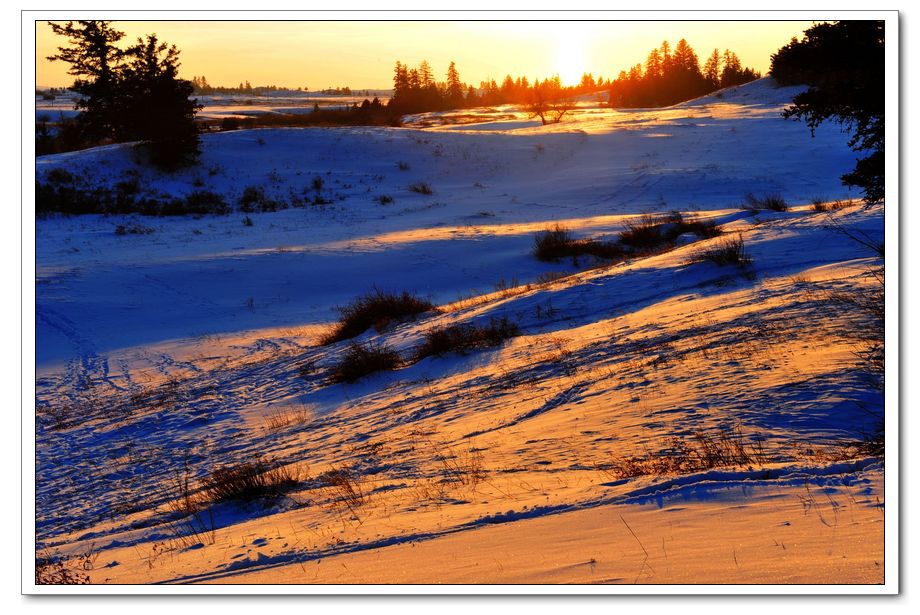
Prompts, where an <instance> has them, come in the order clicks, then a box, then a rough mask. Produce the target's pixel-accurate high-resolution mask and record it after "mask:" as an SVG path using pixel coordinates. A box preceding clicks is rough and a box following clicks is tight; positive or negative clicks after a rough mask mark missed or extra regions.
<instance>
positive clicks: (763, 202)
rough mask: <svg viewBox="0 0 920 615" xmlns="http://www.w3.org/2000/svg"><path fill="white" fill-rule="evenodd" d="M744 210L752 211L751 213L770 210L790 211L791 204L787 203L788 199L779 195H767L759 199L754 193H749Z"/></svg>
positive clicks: (745, 196) (745, 199)
mask: <svg viewBox="0 0 920 615" xmlns="http://www.w3.org/2000/svg"><path fill="white" fill-rule="evenodd" d="M743 207H744V209H750V210H751V211H761V210H764V209H768V210H770V211H788V210H789V204H788V203H786V199H784V198H783V197H782V196H780V195H779V194H777V193H771V194H765V195H764V196H762V197H757V196H755V195H754V193H752V192H748V193H747V194H746V195H744V206H743Z"/></svg>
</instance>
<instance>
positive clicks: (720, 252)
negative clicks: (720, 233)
mask: <svg viewBox="0 0 920 615" xmlns="http://www.w3.org/2000/svg"><path fill="white" fill-rule="evenodd" d="M705 262H709V263H714V264H716V265H718V266H720V267H723V266H725V265H737V266H739V267H747V266H748V265H750V264H751V263H752V262H753V260H752V259H751V257H750V256H749V255H748V253H747V250H746V249H745V247H744V239H743V238H742V237H741V234H740V233H739V234H738V235H737V236H736V237H734V238H732V239H725V240H722V241H721V242H720V243H718V244H716V245H714V246H712V247H710V248H707V249H705V250H700V251H699V252H697V253H696V254H694V255H693V256H691V257H690V263H705Z"/></svg>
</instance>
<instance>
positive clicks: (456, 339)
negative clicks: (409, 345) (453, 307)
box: [413, 316, 520, 361]
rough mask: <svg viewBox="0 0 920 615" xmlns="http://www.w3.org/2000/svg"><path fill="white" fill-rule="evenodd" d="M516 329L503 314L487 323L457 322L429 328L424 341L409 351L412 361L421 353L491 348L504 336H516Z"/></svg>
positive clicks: (421, 356) (420, 357)
mask: <svg viewBox="0 0 920 615" xmlns="http://www.w3.org/2000/svg"><path fill="white" fill-rule="evenodd" d="M519 333H520V329H518V326H517V325H516V324H514V323H513V322H511V321H509V320H508V317H507V316H503V317H502V318H500V319H496V318H492V319H490V320H489V322H488V324H485V325H474V324H461V325H452V326H449V327H443V328H440V327H439V328H436V329H431V330H430V331H428V332H427V333H426V334H425V341H424V342H422V345H421V346H419V347H418V348H417V349H416V350H415V353H414V354H413V360H414V361H421V360H422V359H424V358H425V357H430V356H438V357H439V356H442V355H445V354H448V353H451V352H456V353H460V354H466V353H467V352H470V351H472V350H480V349H485V348H494V347H496V346H500V345H501V344H502V343H503V342H504V341H505V340H507V339H510V338H512V337H515V336H517V335H518V334H519Z"/></svg>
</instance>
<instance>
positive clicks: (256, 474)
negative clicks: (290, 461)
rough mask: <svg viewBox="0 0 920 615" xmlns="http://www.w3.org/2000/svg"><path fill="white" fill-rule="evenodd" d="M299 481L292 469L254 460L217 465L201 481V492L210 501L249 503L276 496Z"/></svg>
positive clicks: (294, 469)
mask: <svg viewBox="0 0 920 615" xmlns="http://www.w3.org/2000/svg"><path fill="white" fill-rule="evenodd" d="M300 481H301V476H300V472H299V471H298V470H297V469H296V468H294V467H292V466H277V467H272V466H271V465H270V464H269V463H267V462H265V461H263V460H261V459H256V460H254V461H251V462H247V463H243V464H240V465H237V466H220V467H218V468H216V469H214V470H212V471H211V473H210V474H209V475H208V476H207V477H206V478H205V479H204V484H203V486H202V493H203V494H204V496H205V497H206V498H207V499H208V500H210V501H212V502H227V501H232V500H243V501H247V502H248V501H252V500H257V499H262V498H272V497H280V496H281V495H283V494H284V493H285V492H286V491H289V490H290V489H292V488H294V487H296V486H297V484H298V483H299V482H300Z"/></svg>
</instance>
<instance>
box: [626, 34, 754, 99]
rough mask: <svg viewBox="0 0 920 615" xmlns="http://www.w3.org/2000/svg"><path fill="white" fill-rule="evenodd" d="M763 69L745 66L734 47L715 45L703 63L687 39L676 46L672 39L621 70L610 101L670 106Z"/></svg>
mask: <svg viewBox="0 0 920 615" xmlns="http://www.w3.org/2000/svg"><path fill="white" fill-rule="evenodd" d="M760 76H761V75H760V73H758V72H757V71H754V70H753V69H751V68H744V67H742V65H741V60H740V59H739V58H738V56H737V55H735V54H734V53H733V52H732V51H730V50H728V49H726V50H725V51H723V52H720V51H719V50H718V49H714V50H713V52H712V54H711V55H710V56H709V58H708V59H707V60H706V62H705V64H704V65H703V67H702V68H701V67H700V61H699V57H698V56H697V54H696V52H695V51H694V50H693V48H692V47H691V46H690V45H689V43H687V41H686V39H680V41H678V42H677V45H676V46H675V47H674V49H673V50H672V49H671V45H670V44H669V43H668V41H664V42H662V43H661V46H660V47H659V48H657V49H653V50H652V51H651V52H650V53H649V54H648V58H647V59H646V61H645V67H644V70H643V66H642V64H636V65H635V66H633V67H632V68H630V69H629V71H620V74H619V76H617V78H616V80H614V82H613V83H612V84H611V85H610V104H611V105H612V106H614V107H666V106H670V105H674V104H677V103H679V102H683V101H685V100H690V99H692V98H696V97H698V96H704V95H706V94H709V93H710V92H714V91H716V90H718V89H720V88H726V87H730V86H735V85H741V84H743V83H748V82H749V81H753V80H755V79H759V78H760Z"/></svg>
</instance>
